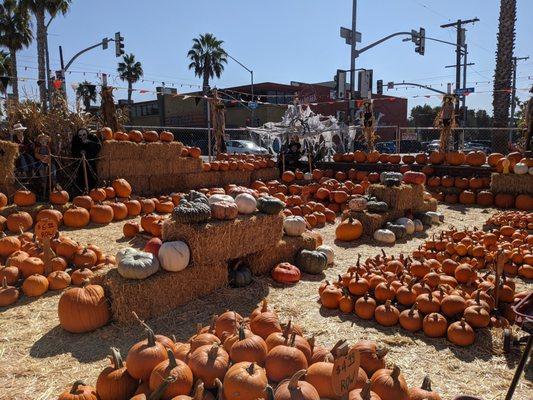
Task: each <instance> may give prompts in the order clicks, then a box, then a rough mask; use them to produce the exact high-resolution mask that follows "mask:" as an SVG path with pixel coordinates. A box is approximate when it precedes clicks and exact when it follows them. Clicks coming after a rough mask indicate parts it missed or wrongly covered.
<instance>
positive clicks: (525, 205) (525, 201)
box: [515, 194, 533, 211]
mask: <svg viewBox="0 0 533 400" xmlns="http://www.w3.org/2000/svg"><path fill="white" fill-rule="evenodd" d="M515 208H518V209H519V210H524V211H531V210H533V196H531V195H529V194H519V195H518V196H516V199H515Z"/></svg>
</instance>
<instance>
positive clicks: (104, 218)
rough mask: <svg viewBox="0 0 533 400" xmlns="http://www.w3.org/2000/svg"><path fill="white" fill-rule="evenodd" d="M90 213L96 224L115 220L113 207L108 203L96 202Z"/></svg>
mask: <svg viewBox="0 0 533 400" xmlns="http://www.w3.org/2000/svg"><path fill="white" fill-rule="evenodd" d="M89 214H90V217H91V221H92V222H94V223H95V224H109V223H110V222H111V221H113V209H112V208H111V207H110V206H109V205H107V204H95V205H94V206H92V207H91V211H90V213H89Z"/></svg>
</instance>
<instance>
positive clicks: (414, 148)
mask: <svg viewBox="0 0 533 400" xmlns="http://www.w3.org/2000/svg"><path fill="white" fill-rule="evenodd" d="M420 151H422V144H421V143H420V142H419V141H418V140H400V153H419V152H420Z"/></svg>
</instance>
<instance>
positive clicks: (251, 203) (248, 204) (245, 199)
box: [235, 193, 257, 214]
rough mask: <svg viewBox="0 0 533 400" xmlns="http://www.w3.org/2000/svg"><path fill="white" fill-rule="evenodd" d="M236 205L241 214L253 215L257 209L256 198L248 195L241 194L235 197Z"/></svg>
mask: <svg viewBox="0 0 533 400" xmlns="http://www.w3.org/2000/svg"><path fill="white" fill-rule="evenodd" d="M235 203H236V204H237V207H238V209H239V213H240V214H251V213H253V212H254V211H255V209H256V208H257V201H256V200H255V198H254V196H252V195H251V194H248V193H241V194H238V195H237V197H235Z"/></svg>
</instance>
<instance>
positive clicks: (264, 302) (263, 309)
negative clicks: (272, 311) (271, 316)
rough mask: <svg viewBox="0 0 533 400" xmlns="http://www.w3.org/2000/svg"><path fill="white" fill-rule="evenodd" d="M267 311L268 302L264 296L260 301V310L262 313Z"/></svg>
mask: <svg viewBox="0 0 533 400" xmlns="http://www.w3.org/2000/svg"><path fill="white" fill-rule="evenodd" d="M267 311H268V302H267V299H266V298H264V299H263V302H262V303H261V312H262V313H264V312H267Z"/></svg>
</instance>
